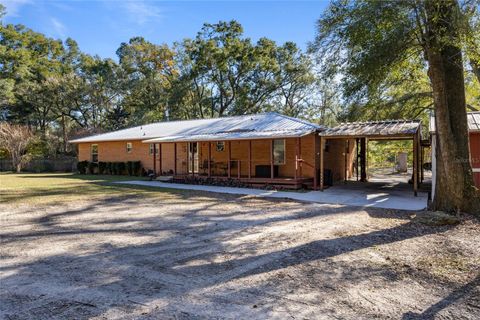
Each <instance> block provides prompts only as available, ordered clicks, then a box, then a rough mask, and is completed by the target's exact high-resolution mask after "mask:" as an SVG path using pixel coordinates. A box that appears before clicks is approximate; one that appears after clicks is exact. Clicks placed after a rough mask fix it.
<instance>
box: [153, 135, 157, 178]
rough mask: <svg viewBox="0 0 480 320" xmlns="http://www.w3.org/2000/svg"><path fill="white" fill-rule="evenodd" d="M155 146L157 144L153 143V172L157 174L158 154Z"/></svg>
mask: <svg viewBox="0 0 480 320" xmlns="http://www.w3.org/2000/svg"><path fill="white" fill-rule="evenodd" d="M155 146H156V144H155V143H153V174H154V175H157V155H156V154H155Z"/></svg>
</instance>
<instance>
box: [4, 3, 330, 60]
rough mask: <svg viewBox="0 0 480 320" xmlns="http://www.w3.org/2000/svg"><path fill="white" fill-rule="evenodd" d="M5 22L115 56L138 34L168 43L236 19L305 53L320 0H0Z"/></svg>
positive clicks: (248, 31)
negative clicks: (4, 9) (203, 28)
mask: <svg viewBox="0 0 480 320" xmlns="http://www.w3.org/2000/svg"><path fill="white" fill-rule="evenodd" d="M0 3H2V4H4V5H5V6H6V7H7V16H6V18H5V22H7V23H15V24H16V23H21V24H24V25H26V26H27V27H29V28H31V29H33V30H35V31H38V32H41V33H44V34H46V35H47V36H49V37H53V38H61V39H65V38H67V37H71V38H73V39H74V40H76V41H77V42H78V44H79V46H80V48H81V49H82V50H83V51H85V52H87V53H90V54H98V55H99V56H101V57H104V58H106V57H112V58H115V57H116V56H115V51H116V50H117V48H118V47H119V45H120V43H121V42H126V41H128V40H129V39H130V38H131V37H134V36H143V37H145V38H146V39H147V40H149V41H151V42H154V43H167V44H172V43H173V42H174V41H180V40H182V39H184V38H192V37H194V36H195V35H196V33H197V32H198V31H199V30H200V28H201V27H202V24H203V23H204V22H210V23H215V22H218V21H219V20H226V21H228V20H231V19H235V20H237V21H239V22H240V23H241V24H242V25H243V27H244V31H245V35H246V36H247V37H250V38H252V39H253V40H257V39H258V38H260V37H268V38H270V39H273V40H275V41H277V42H278V43H283V42H285V41H294V42H296V43H297V44H298V45H299V46H300V47H301V48H303V49H305V48H306V45H307V42H308V41H311V40H313V38H314V35H315V21H316V20H317V19H318V17H319V16H320V14H321V13H322V11H323V10H324V8H325V7H326V6H327V5H328V2H326V0H323V1H226V0H225V1H147V0H132V1H115V0H103V1H101V0H97V1H93V0H91V1H76V0H69V1H67V0H64V1H58V0H48V1H42V0H0Z"/></svg>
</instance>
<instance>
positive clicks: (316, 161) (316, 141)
mask: <svg viewBox="0 0 480 320" xmlns="http://www.w3.org/2000/svg"><path fill="white" fill-rule="evenodd" d="M314 137H315V142H314V150H315V163H314V170H313V171H314V175H313V190H318V162H319V159H318V157H319V156H320V155H319V151H318V140H319V138H318V135H315V136H314Z"/></svg>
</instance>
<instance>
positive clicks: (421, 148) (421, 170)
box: [420, 145, 424, 183]
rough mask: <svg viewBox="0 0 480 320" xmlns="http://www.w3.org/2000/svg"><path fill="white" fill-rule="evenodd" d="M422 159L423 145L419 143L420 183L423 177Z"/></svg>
mask: <svg viewBox="0 0 480 320" xmlns="http://www.w3.org/2000/svg"><path fill="white" fill-rule="evenodd" d="M423 161H424V150H423V147H422V146H421V145H420V172H421V176H420V183H423V179H424V173H423Z"/></svg>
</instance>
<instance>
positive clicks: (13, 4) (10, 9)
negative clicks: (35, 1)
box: [1, 0, 32, 17]
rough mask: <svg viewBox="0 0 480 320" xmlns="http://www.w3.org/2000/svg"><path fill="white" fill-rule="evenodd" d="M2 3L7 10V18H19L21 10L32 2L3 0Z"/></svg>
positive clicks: (27, 0)
mask: <svg viewBox="0 0 480 320" xmlns="http://www.w3.org/2000/svg"><path fill="white" fill-rule="evenodd" d="M1 3H2V4H3V5H4V6H5V8H6V11H7V14H6V15H5V16H6V17H18V12H19V11H20V8H21V7H23V6H24V5H26V4H31V3H32V0H2V2H1Z"/></svg>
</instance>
